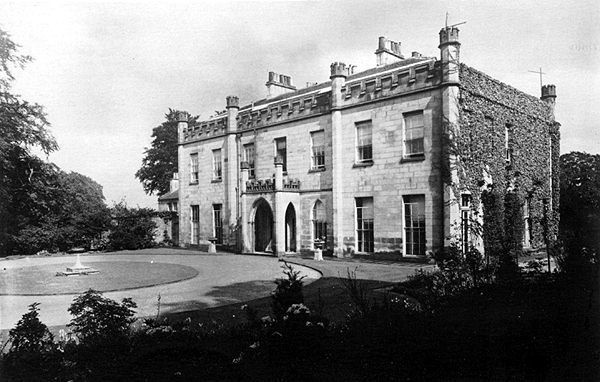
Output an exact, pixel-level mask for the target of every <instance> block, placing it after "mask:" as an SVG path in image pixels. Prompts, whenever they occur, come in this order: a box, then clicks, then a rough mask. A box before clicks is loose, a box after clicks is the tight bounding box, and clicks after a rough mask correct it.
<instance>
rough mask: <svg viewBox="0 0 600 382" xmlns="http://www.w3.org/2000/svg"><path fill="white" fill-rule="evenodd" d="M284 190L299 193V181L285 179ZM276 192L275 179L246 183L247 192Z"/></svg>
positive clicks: (253, 180) (252, 180) (254, 180)
mask: <svg viewBox="0 0 600 382" xmlns="http://www.w3.org/2000/svg"><path fill="white" fill-rule="evenodd" d="M282 186H283V187H282V190H285V191H299V190H300V180H299V179H284V180H283V182H282ZM273 191H275V179H274V178H269V179H250V180H247V181H246V192H273Z"/></svg>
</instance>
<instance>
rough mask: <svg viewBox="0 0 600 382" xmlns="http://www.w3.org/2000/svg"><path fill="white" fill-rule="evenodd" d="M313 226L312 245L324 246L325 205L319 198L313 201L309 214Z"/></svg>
mask: <svg viewBox="0 0 600 382" xmlns="http://www.w3.org/2000/svg"><path fill="white" fill-rule="evenodd" d="M311 220H312V226H313V246H314V247H315V248H317V246H319V245H320V246H321V248H323V247H325V244H326V243H325V242H326V241H327V221H326V217H325V206H324V205H323V203H322V202H321V201H320V200H317V201H316V202H315V205H314V206H313V209H312V214H311Z"/></svg>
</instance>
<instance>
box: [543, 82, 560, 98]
mask: <svg viewBox="0 0 600 382" xmlns="http://www.w3.org/2000/svg"><path fill="white" fill-rule="evenodd" d="M541 98H542V99H545V98H556V86H555V85H544V86H542V97H541Z"/></svg>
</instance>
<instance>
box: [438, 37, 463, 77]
mask: <svg viewBox="0 0 600 382" xmlns="http://www.w3.org/2000/svg"><path fill="white" fill-rule="evenodd" d="M439 49H440V58H441V60H442V70H443V72H442V81H443V82H456V83H458V82H459V77H458V71H459V65H460V42H459V41H458V28H456V27H444V28H442V29H441V30H440V45H439Z"/></svg>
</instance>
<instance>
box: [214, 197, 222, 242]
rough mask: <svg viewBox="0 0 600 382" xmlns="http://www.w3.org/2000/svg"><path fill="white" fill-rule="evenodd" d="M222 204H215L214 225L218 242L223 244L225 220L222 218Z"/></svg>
mask: <svg viewBox="0 0 600 382" xmlns="http://www.w3.org/2000/svg"><path fill="white" fill-rule="evenodd" d="M221 209H222V206H221V204H213V227H214V235H215V239H216V243H217V244H223V220H222V218H221Z"/></svg>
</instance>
